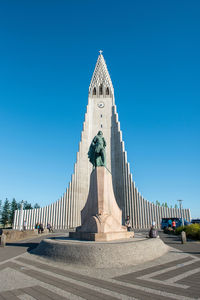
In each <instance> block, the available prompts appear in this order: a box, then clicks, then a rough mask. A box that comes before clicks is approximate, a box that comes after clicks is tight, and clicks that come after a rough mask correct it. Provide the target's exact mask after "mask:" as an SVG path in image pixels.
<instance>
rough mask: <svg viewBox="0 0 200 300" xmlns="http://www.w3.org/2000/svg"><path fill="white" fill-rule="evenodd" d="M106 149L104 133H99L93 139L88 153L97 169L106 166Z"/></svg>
mask: <svg viewBox="0 0 200 300" xmlns="http://www.w3.org/2000/svg"><path fill="white" fill-rule="evenodd" d="M105 147H106V141H105V139H104V137H103V132H102V131H99V132H98V133H97V135H96V136H95V137H94V138H93V140H92V143H91V145H90V148H89V152H88V158H89V160H90V162H91V163H92V164H93V166H94V167H95V168H96V167H99V166H106V152H105Z"/></svg>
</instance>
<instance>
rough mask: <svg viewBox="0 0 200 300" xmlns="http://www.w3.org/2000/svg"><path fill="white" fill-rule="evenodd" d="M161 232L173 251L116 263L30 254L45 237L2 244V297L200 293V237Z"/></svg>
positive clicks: (183, 296) (173, 296) (180, 296)
mask: <svg viewBox="0 0 200 300" xmlns="http://www.w3.org/2000/svg"><path fill="white" fill-rule="evenodd" d="M136 235H145V233H143V232H139V233H136ZM160 237H161V238H162V239H163V240H164V242H165V243H167V244H168V245H169V246H170V247H172V248H171V250H170V252H169V253H168V254H166V255H164V256H163V257H161V258H159V259H157V260H156V261H150V262H148V263H145V264H142V265H137V266H129V267H124V268H112V269H105V268H104V269H101V268H98V269H94V268H86V267H82V266H80V265H79V264H78V262H77V265H69V264H62V263H59V262H52V261H51V262H50V261H48V260H45V259H42V258H40V257H38V256H36V255H33V254H30V250H31V249H33V248H34V247H36V246H37V244H38V243H39V242H40V240H41V239H42V238H43V237H39V238H35V239H32V240H26V241H23V242H18V243H8V244H7V246H6V247H5V248H0V299H9V300H11V299H24V300H28V299H30V300H31V299H41V300H43V299H72V300H73V299H91V300H95V299H104V300H106V299H142V300H143V299H144V300H145V299H154V300H156V299H200V242H192V241H190V242H188V243H187V244H185V245H182V244H181V243H180V240H179V239H178V238H177V237H176V236H169V235H164V234H163V233H160ZM133 255H134V254H133Z"/></svg>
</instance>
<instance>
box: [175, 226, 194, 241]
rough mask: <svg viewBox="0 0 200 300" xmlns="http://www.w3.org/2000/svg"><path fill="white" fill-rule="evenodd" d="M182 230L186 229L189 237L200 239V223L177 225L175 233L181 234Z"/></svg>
mask: <svg viewBox="0 0 200 300" xmlns="http://www.w3.org/2000/svg"><path fill="white" fill-rule="evenodd" d="M182 231H185V233H186V236H187V237H188V238H191V239H195V240H200V224H191V225H187V226H180V227H177V228H176V230H175V234H181V232H182Z"/></svg>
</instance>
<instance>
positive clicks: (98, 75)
mask: <svg viewBox="0 0 200 300" xmlns="http://www.w3.org/2000/svg"><path fill="white" fill-rule="evenodd" d="M102 52H103V51H102V50H100V51H99V56H98V59H97V62H96V66H95V69H94V73H93V75H92V79H91V82H90V86H89V95H91V96H101V95H102V96H105V97H111V96H113V95H114V89H113V85H112V81H111V78H110V75H109V73H108V69H107V65H106V62H105V60H104V57H103V55H102Z"/></svg>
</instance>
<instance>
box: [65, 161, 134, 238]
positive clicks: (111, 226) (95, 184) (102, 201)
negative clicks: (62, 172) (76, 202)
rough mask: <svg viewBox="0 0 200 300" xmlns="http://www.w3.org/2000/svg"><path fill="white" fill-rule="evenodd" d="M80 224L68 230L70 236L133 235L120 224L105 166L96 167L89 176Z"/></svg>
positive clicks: (119, 213) (120, 217) (110, 180)
mask: <svg viewBox="0 0 200 300" xmlns="http://www.w3.org/2000/svg"><path fill="white" fill-rule="evenodd" d="M81 224H82V225H81V226H80V227H77V230H76V232H70V237H71V238H77V239H83V240H90V241H91V240H92V241H110V240H117V239H123V238H129V237H133V236H134V233H133V232H127V228H126V227H125V226H122V211H121V209H120V208H119V207H118V205H117V202H116V199H115V196H114V192H113V185H112V176H111V174H110V172H109V171H108V170H107V169H106V168H105V167H96V168H95V169H94V170H93V172H92V173H91V176H90V189H89V194H88V198H87V202H86V204H85V207H84V208H83V209H82V211H81Z"/></svg>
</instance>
